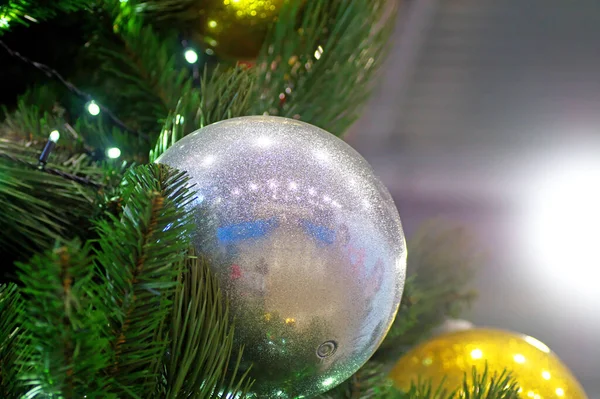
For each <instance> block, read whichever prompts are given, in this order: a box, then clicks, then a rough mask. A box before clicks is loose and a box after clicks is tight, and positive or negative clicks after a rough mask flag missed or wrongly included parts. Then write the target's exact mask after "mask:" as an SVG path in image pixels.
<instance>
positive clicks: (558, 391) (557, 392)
mask: <svg viewBox="0 0 600 399" xmlns="http://www.w3.org/2000/svg"><path fill="white" fill-rule="evenodd" d="M554 392H556V394H557V395H558V396H565V390H564V389H562V388H556V391H554Z"/></svg>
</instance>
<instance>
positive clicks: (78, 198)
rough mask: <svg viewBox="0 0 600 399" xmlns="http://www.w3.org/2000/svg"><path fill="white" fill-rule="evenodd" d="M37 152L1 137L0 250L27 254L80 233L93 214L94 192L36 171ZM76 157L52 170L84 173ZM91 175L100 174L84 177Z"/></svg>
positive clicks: (90, 188)
mask: <svg viewBox="0 0 600 399" xmlns="http://www.w3.org/2000/svg"><path fill="white" fill-rule="evenodd" d="M38 155H39V152H37V151H35V150H32V149H31V148H26V147H23V146H21V145H18V144H13V143H10V142H7V141H4V140H0V218H1V219H2V220H3V223H4V224H3V226H4V227H3V229H2V231H1V232H0V250H2V251H7V250H12V251H15V252H16V253H23V254H25V253H28V252H31V251H36V250H40V249H45V248H48V247H49V246H51V245H52V244H53V242H54V241H55V240H57V239H66V240H68V239H70V238H73V237H75V236H78V235H80V234H81V235H83V233H84V231H85V229H86V228H87V227H88V226H89V221H88V222H86V221H87V220H88V218H89V216H90V215H91V214H93V213H94V206H95V199H96V191H95V189H94V188H93V187H86V186H83V185H81V184H79V183H76V182H74V181H71V180H69V179H66V178H64V177H61V176H57V175H52V174H49V173H46V172H43V171H40V170H37V169H35V165H37V156H38ZM82 163H85V162H84V161H83V160H81V159H72V160H71V161H70V163H69V164H68V165H67V166H66V167H61V166H59V165H53V164H50V165H48V167H49V168H50V167H53V168H54V167H56V168H57V170H62V171H65V172H69V173H73V174H77V175H81V176H86V175H85V173H79V172H90V170H87V169H86V168H85V167H84V166H83V165H82ZM89 177H92V179H94V178H96V177H99V176H97V175H89Z"/></svg>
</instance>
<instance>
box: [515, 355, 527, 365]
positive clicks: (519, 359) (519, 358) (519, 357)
mask: <svg viewBox="0 0 600 399" xmlns="http://www.w3.org/2000/svg"><path fill="white" fill-rule="evenodd" d="M513 359H515V362H517V363H525V356H523V355H521V354H520V353H517V354H516V355H514V356H513Z"/></svg>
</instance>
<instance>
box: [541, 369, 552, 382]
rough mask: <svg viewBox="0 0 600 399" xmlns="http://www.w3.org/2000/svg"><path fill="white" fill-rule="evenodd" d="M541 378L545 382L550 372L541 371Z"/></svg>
mask: <svg viewBox="0 0 600 399" xmlns="http://www.w3.org/2000/svg"><path fill="white" fill-rule="evenodd" d="M542 377H543V378H544V379H545V380H549V379H550V372H549V371H546V370H544V371H542Z"/></svg>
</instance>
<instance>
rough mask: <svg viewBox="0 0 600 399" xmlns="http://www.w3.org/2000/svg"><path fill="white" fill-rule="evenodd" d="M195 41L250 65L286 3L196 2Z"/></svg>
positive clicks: (247, 0) (280, 0) (243, 0)
mask: <svg viewBox="0 0 600 399" xmlns="http://www.w3.org/2000/svg"><path fill="white" fill-rule="evenodd" d="M197 1H198V5H197V6H196V7H195V9H194V12H196V13H197V15H198V20H197V23H196V25H195V26H194V29H195V31H194V32H193V33H192V36H193V39H195V40H196V41H198V42H201V43H204V45H205V46H206V47H207V48H208V49H210V50H211V51H214V52H215V53H216V54H217V55H218V56H220V57H223V58H231V59H235V60H238V61H249V60H253V59H254V58H256V56H257V55H258V53H259V51H260V49H261V47H262V45H263V42H264V40H265V37H266V34H267V32H268V30H269V27H270V26H271V24H272V23H273V22H274V21H275V20H276V19H277V16H278V15H279V11H280V10H281V7H282V5H283V4H284V3H285V1H286V0H197Z"/></svg>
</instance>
